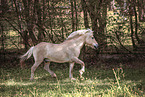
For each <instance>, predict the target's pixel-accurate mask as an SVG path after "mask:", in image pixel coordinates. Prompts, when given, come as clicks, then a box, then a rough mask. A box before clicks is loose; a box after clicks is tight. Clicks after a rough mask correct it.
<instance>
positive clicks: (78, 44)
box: [68, 36, 85, 49]
mask: <svg viewBox="0 0 145 97" xmlns="http://www.w3.org/2000/svg"><path fill="white" fill-rule="evenodd" d="M68 43H69V44H71V46H72V47H73V46H74V47H75V48H77V49H81V48H82V47H83V45H84V43H85V36H80V37H76V38H74V39H71V40H68Z"/></svg>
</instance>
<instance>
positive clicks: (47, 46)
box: [20, 29, 98, 80]
mask: <svg viewBox="0 0 145 97" xmlns="http://www.w3.org/2000/svg"><path fill="white" fill-rule="evenodd" d="M85 44H86V45H88V46H90V47H92V48H93V49H96V48H97V47H98V43H97V41H96V40H95V38H94V36H93V31H92V30H91V29H85V30H77V31H74V32H72V33H71V34H70V35H69V36H68V37H67V38H66V40H65V41H64V42H62V43H60V44H53V43H47V42H41V43H39V44H37V45H36V46H32V47H31V48H30V49H29V50H28V51H27V52H26V53H25V54H24V55H22V56H21V57H20V61H21V62H24V61H25V60H27V59H28V58H30V56H31V55H32V54H33V57H34V61H35V63H34V64H33V66H32V67H31V78H30V80H33V79H34V72H35V70H36V68H37V67H38V66H39V65H40V64H41V63H42V62H43V61H44V59H45V60H47V62H44V63H45V64H44V69H45V70H46V71H48V72H49V73H50V75H51V76H52V77H57V76H56V74H55V73H54V72H53V71H52V70H50V68H49V65H50V62H56V63H65V62H68V63H69V65H70V67H69V78H70V79H72V80H75V78H74V77H73V73H72V71H73V67H74V64H75V63H78V64H80V65H81V70H79V72H80V76H82V74H83V73H84V72H85V64H84V62H83V61H82V60H80V59H79V58H78V57H79V55H80V51H81V48H82V47H83V45H85Z"/></svg>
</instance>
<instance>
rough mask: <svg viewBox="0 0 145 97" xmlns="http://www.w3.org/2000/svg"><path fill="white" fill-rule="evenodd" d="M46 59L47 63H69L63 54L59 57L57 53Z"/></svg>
mask: <svg viewBox="0 0 145 97" xmlns="http://www.w3.org/2000/svg"><path fill="white" fill-rule="evenodd" d="M47 58H48V60H49V61H53V62H57V63H64V62H68V61H70V59H69V57H68V56H66V55H65V54H61V55H59V53H57V54H52V55H48V57H47Z"/></svg>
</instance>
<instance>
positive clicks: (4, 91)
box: [0, 64, 145, 97]
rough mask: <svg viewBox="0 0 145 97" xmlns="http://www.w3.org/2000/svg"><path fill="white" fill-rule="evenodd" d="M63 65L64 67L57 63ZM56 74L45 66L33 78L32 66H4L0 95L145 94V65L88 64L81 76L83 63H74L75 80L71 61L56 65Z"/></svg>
mask: <svg viewBox="0 0 145 97" xmlns="http://www.w3.org/2000/svg"><path fill="white" fill-rule="evenodd" d="M57 66H60V67H57ZM51 69H52V70H53V71H54V72H55V73H56V74H57V78H52V77H51V76H50V74H49V73H48V72H47V71H45V70H44V69H43V67H42V66H40V67H39V68H37V70H36V72H35V80H34V81H30V80H29V77H30V66H28V67H26V68H25V69H20V68H19V67H18V68H9V69H8V68H0V97H20V96H23V97H145V93H144V92H145V68H140V69H136V68H124V67H123V66H119V65H118V67H117V68H115V69H114V68H110V69H102V68H93V67H89V68H86V72H85V73H84V74H83V77H84V78H83V79H82V78H79V72H78V70H79V69H80V67H79V65H76V66H75V67H74V77H75V78H76V79H77V80H75V81H72V80H70V79H69V78H68V69H69V67H68V65H59V64H57V65H54V66H51Z"/></svg>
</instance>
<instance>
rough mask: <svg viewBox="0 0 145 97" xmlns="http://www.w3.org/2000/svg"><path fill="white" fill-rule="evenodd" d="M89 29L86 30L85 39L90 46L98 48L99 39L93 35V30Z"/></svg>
mask: <svg viewBox="0 0 145 97" xmlns="http://www.w3.org/2000/svg"><path fill="white" fill-rule="evenodd" d="M87 30H88V31H87V32H86V40H85V43H86V44H87V45H88V46H90V47H92V48H94V49H96V48H97V47H98V43H97V41H96V40H95V38H94V36H93V31H92V30H90V29H87Z"/></svg>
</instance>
